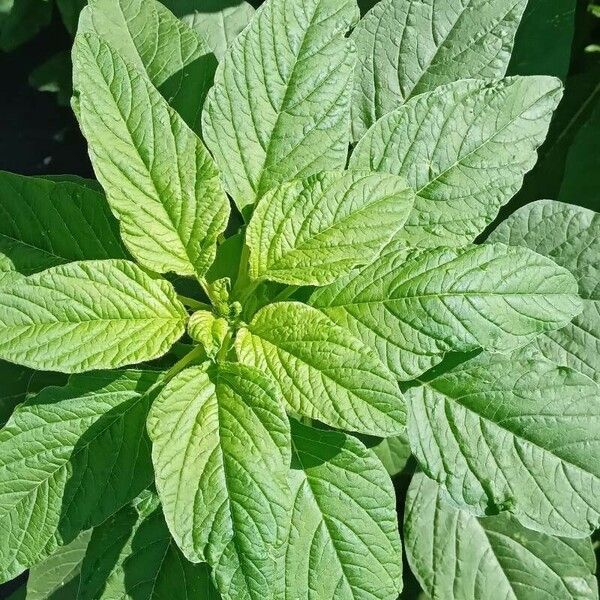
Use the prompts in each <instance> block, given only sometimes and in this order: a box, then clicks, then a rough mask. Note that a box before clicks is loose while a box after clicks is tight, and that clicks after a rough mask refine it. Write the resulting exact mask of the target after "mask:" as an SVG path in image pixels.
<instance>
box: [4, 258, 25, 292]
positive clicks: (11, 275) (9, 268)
mask: <svg viewBox="0 0 600 600" xmlns="http://www.w3.org/2000/svg"><path fill="white" fill-rule="evenodd" d="M21 277H22V275H21V274H20V273H19V272H18V271H17V270H16V269H15V265H14V263H13V261H12V260H11V259H10V258H8V256H6V255H5V254H1V253H0V286H3V287H6V286H7V285H8V284H9V283H12V282H13V281H15V280H17V279H19V278H21Z"/></svg>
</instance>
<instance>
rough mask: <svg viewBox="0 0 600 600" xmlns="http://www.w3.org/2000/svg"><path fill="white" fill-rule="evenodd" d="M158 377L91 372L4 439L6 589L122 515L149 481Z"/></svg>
mask: <svg viewBox="0 0 600 600" xmlns="http://www.w3.org/2000/svg"><path fill="white" fill-rule="evenodd" d="M157 377H158V374H157V373H152V372H148V371H146V372H142V371H123V372H119V373H111V372H104V373H94V374H86V375H79V376H76V377H73V378H71V380H70V383H69V385H68V386H66V387H64V388H47V389H46V390H44V391H43V392H41V393H40V394H38V395H37V396H35V397H33V398H31V399H29V400H28V401H27V402H26V403H24V404H22V405H20V406H19V407H18V408H17V410H16V411H15V413H14V414H13V416H12V417H11V419H10V421H9V422H8V424H7V425H6V426H5V427H4V428H3V429H2V430H1V431H0V531H2V535H1V536H0V580H1V581H6V580H8V579H11V578H12V577H15V576H16V575H18V574H19V573H21V572H22V571H24V570H25V569H26V568H27V567H29V566H31V565H33V564H35V563H37V562H39V561H40V560H42V559H43V558H45V557H47V556H49V555H51V554H52V553H53V552H54V551H55V550H56V548H58V547H59V546H61V545H63V544H66V543H69V542H71V541H72V540H73V539H75V537H76V536H77V535H78V534H79V533H80V532H81V531H84V530H86V529H89V528H90V527H93V526H95V525H98V524H99V523H101V522H102V521H104V520H105V519H106V518H107V517H108V516H109V515H111V514H113V513H114V512H115V511H117V510H119V509H120V508H121V507H122V506H124V505H125V504H126V503H127V502H129V501H130V500H131V499H132V498H133V497H135V496H136V495H137V494H138V493H139V492H140V491H141V490H142V489H144V488H145V487H147V486H148V485H149V484H150V482H151V480H152V465H151V461H150V448H149V441H148V439H147V436H146V431H145V422H146V416H147V412H148V407H149V402H150V398H149V394H148V391H149V389H150V387H151V386H152V385H153V384H154V383H155V382H156V381H157Z"/></svg>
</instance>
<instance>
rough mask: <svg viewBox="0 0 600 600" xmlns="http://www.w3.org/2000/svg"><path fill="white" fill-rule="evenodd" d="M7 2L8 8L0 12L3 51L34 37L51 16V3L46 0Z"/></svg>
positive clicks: (11, 0)
mask: <svg viewBox="0 0 600 600" xmlns="http://www.w3.org/2000/svg"><path fill="white" fill-rule="evenodd" d="M7 4H8V5H9V7H10V8H8V7H7V8H8V10H2V11H1V12H0V50H2V51H3V52H10V51H11V50H14V49H15V48H17V47H18V46H20V45H21V44H23V43H25V42H26V41H28V40H30V39H31V38H32V37H35V36H36V35H37V34H38V33H39V31H40V30H41V29H43V28H44V27H46V26H47V25H48V24H49V23H50V19H51V18H52V3H51V2H47V1H46V0H9V2H7ZM3 8H4V7H3Z"/></svg>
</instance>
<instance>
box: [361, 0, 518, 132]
mask: <svg viewBox="0 0 600 600" xmlns="http://www.w3.org/2000/svg"><path fill="white" fill-rule="evenodd" d="M526 4H527V0H425V1H421V0H382V1H381V2H379V3H378V4H377V5H376V6H375V8H374V9H373V10H371V11H370V12H369V13H368V14H367V15H366V16H365V17H364V18H363V19H362V21H361V22H360V23H359V24H358V26H357V27H356V29H355V30H354V32H353V33H352V39H353V40H354V41H355V42H356V46H357V53H358V65H359V66H358V68H357V73H356V81H355V90H354V98H353V104H352V109H353V115H352V126H353V132H354V137H355V139H359V138H360V137H361V136H362V135H363V134H364V132H365V131H366V130H367V129H368V128H369V127H371V126H372V125H373V124H374V123H375V121H377V119H379V118H381V117H383V116H384V115H386V114H388V113H389V112H391V111H393V110H395V109H396V108H398V106H400V105H401V104H402V103H403V102H405V101H406V100H408V99H409V98H411V97H412V96H415V95H417V94H422V93H423V92H430V91H432V90H434V89H435V88H437V87H439V86H440V85H442V84H446V83H452V82H454V81H457V80H458V79H468V78H481V79H486V78H490V79H491V78H499V77H503V76H504V74H505V73H506V68H507V66H508V61H509V59H510V53H511V49H512V45H513V39H514V37H515V32H516V30H517V26H518V25H519V21H520V19H521V15H522V14H523V9H524V8H525V6H526Z"/></svg>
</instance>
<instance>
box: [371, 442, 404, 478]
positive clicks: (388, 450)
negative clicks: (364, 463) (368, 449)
mask: <svg viewBox="0 0 600 600" xmlns="http://www.w3.org/2000/svg"><path fill="white" fill-rule="evenodd" d="M372 450H373V452H374V453H375V454H376V455H377V458H379V460H380V461H381V463H382V464H383V466H384V467H385V470H386V471H387V472H388V474H389V475H390V477H394V476H396V475H398V474H399V473H401V472H402V471H404V469H405V468H406V465H407V463H408V460H409V459H410V457H411V456H412V454H411V451H410V444H409V443H408V437H407V435H406V434H405V433H402V434H400V435H397V436H395V437H389V438H385V439H384V440H382V441H381V442H380V443H379V444H377V446H373V448H372Z"/></svg>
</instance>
